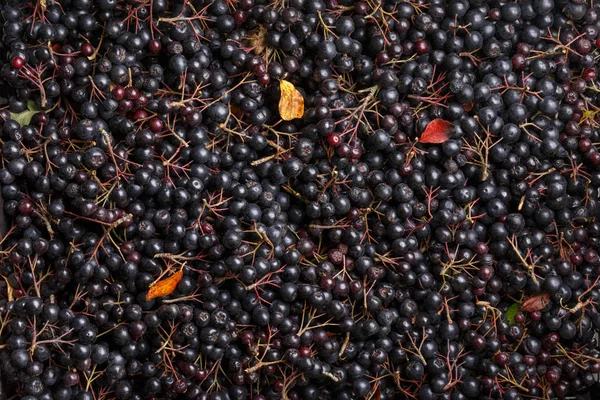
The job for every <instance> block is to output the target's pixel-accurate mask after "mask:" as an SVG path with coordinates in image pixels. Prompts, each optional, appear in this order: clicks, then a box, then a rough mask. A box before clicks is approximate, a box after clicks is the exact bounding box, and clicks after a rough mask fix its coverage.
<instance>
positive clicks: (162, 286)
mask: <svg viewBox="0 0 600 400" xmlns="http://www.w3.org/2000/svg"><path fill="white" fill-rule="evenodd" d="M182 276H183V268H182V269H180V270H179V271H177V272H175V273H174V274H173V275H171V276H170V277H168V278H165V279H162V280H160V281H158V282H156V284H155V285H154V286H152V287H151V288H150V290H149V291H148V294H147V295H146V301H148V300H152V299H154V298H156V297H162V296H168V295H170V294H171V293H173V290H175V288H176V287H177V284H178V283H179V281H180V280H181V277H182Z"/></svg>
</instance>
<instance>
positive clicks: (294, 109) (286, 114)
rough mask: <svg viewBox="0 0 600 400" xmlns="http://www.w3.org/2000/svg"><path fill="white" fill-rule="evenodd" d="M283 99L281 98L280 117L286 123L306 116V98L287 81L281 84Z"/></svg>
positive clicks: (282, 81)
mask: <svg viewBox="0 0 600 400" xmlns="http://www.w3.org/2000/svg"><path fill="white" fill-rule="evenodd" d="M279 90H280V91H281V97H280V98H279V115H281V118H283V119H284V120H285V121H291V120H293V119H295V118H302V116H303V115H304V97H302V95H301V94H300V92H299V91H298V89H296V87H295V86H294V85H293V84H292V83H290V82H288V81H286V80H283V79H282V80H281V81H280V82H279Z"/></svg>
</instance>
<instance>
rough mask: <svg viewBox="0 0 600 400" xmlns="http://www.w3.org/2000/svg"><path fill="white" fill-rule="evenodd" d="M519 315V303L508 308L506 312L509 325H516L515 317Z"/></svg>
mask: <svg viewBox="0 0 600 400" xmlns="http://www.w3.org/2000/svg"><path fill="white" fill-rule="evenodd" d="M518 313H519V304H518V303H514V304H513V305H511V306H510V307H508V309H507V310H506V319H507V320H508V323H509V324H514V323H515V315H517V314H518Z"/></svg>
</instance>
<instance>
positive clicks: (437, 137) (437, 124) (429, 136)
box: [419, 118, 452, 143]
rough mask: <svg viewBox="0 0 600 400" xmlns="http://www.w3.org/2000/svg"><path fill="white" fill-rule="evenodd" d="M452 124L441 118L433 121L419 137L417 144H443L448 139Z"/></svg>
mask: <svg viewBox="0 0 600 400" xmlns="http://www.w3.org/2000/svg"><path fill="white" fill-rule="evenodd" d="M451 128H452V124H451V123H450V122H448V121H446V120H443V119H441V118H438V119H434V120H433V121H431V122H430V123H429V125H427V128H425V131H424V132H423V134H422V135H421V138H420V139H419V142H421V143H444V142H445V141H446V140H448V139H450V133H451Z"/></svg>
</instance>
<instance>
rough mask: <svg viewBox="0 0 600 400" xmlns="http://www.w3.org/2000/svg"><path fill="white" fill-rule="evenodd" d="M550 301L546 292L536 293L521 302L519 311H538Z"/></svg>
mask: <svg viewBox="0 0 600 400" xmlns="http://www.w3.org/2000/svg"><path fill="white" fill-rule="evenodd" d="M548 302H550V295H549V294H548V293H542V294H538V295H537V296H533V297H530V298H528V299H527V300H525V301H524V302H523V304H521V311H523V312H534V311H540V310H542V309H543V308H544V307H546V306H547V305H548Z"/></svg>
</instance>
